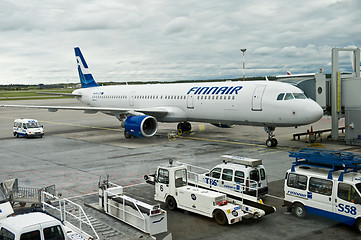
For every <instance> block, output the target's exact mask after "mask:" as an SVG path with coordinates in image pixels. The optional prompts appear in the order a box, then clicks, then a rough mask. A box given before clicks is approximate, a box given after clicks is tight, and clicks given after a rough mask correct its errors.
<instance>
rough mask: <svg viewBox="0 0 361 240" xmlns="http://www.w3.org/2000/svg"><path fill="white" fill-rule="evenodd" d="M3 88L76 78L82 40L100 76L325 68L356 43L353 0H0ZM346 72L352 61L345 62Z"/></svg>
mask: <svg viewBox="0 0 361 240" xmlns="http://www.w3.org/2000/svg"><path fill="white" fill-rule="evenodd" d="M0 31H1V32H0V84H17V83H24V84H38V83H46V84H48V83H67V82H69V83H70V82H77V81H78V73H77V71H76V62H75V56H74V49H73V48H74V46H79V47H80V48H81V50H82V52H83V55H84V57H85V59H86V61H87V63H88V65H89V66H90V68H91V71H92V73H93V75H94V77H95V79H96V81H98V82H105V81H113V82H125V81H148V80H161V81H163V80H164V81H168V80H193V79H194V80H198V79H222V78H236V77H241V76H242V74H243V73H242V53H241V51H240V48H247V51H246V54H245V55H246V57H245V61H246V76H265V75H267V76H274V75H277V74H285V73H286V71H291V72H292V73H306V72H307V73H308V72H318V71H319V69H320V68H322V69H324V72H330V71H331V70H330V63H331V49H332V47H350V46H357V47H361V4H360V1H358V0H306V1H286V0H273V1H269V0H241V1H238V0H233V1H232V0H222V1H216V0H207V1H195V0H182V1H170V0H169V1H166V0H106V1H92V0H76V1H74V0H48V1H46V0H8V1H6V0H0ZM341 65H342V68H344V69H347V68H348V69H349V70H350V69H351V65H350V57H348V56H345V57H344V58H342V59H341Z"/></svg>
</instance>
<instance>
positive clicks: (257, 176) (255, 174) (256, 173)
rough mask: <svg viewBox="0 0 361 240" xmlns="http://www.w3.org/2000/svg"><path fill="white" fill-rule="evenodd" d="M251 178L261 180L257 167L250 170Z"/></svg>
mask: <svg viewBox="0 0 361 240" xmlns="http://www.w3.org/2000/svg"><path fill="white" fill-rule="evenodd" d="M249 178H250V179H251V180H253V181H256V182H258V181H259V172H258V170H257V169H254V170H252V171H250V172H249Z"/></svg>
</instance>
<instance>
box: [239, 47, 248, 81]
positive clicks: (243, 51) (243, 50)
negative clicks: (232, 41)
mask: <svg viewBox="0 0 361 240" xmlns="http://www.w3.org/2000/svg"><path fill="white" fill-rule="evenodd" d="M240 50H241V51H242V53H243V81H244V80H245V78H246V77H245V76H246V74H245V69H244V53H245V52H246V50H247V49H246V48H242V49H240Z"/></svg>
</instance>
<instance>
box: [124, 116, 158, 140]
mask: <svg viewBox="0 0 361 240" xmlns="http://www.w3.org/2000/svg"><path fill="white" fill-rule="evenodd" d="M124 128H125V131H127V132H129V133H130V134H132V135H133V136H134V137H152V136H153V135H154V134H155V133H156V132H157V129H158V122H157V120H156V119H155V118H154V117H152V116H148V115H141V116H129V117H127V119H126V120H125V121H124Z"/></svg>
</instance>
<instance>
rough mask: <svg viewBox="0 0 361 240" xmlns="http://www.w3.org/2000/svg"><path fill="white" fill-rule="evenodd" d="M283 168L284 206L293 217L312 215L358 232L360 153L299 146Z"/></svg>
mask: <svg viewBox="0 0 361 240" xmlns="http://www.w3.org/2000/svg"><path fill="white" fill-rule="evenodd" d="M290 157H294V158H296V161H295V162H294V163H293V164H292V168H291V169H289V170H288V171H287V174H286V178H285V184H284V192H285V197H284V206H286V207H287V209H288V211H293V213H294V214H295V215H296V216H297V217H305V216H306V213H311V214H316V215H320V216H324V217H328V218H331V219H334V220H336V221H339V222H342V223H345V224H348V225H351V226H355V228H356V230H357V231H358V232H360V233H361V173H360V172H359V170H360V169H361V156H358V155H355V154H352V153H347V152H339V151H327V150H323V151H322V150H315V149H302V150H299V152H291V153H290Z"/></svg>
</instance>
